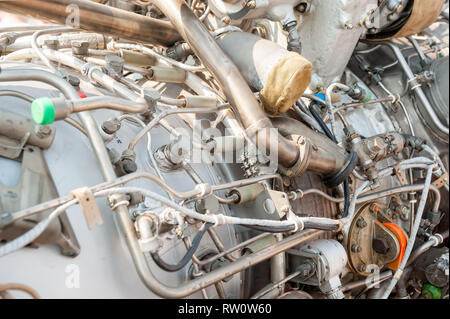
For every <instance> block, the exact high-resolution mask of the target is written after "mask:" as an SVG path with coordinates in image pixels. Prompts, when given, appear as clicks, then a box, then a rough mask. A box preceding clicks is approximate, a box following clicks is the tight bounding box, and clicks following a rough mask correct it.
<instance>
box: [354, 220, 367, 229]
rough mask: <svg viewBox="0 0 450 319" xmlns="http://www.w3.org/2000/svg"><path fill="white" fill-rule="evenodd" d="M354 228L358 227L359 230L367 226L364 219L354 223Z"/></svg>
mask: <svg viewBox="0 0 450 319" xmlns="http://www.w3.org/2000/svg"><path fill="white" fill-rule="evenodd" d="M356 226H358V227H359V228H364V227H366V226H367V223H366V221H365V220H364V219H362V218H360V219H358V220H357V221H356Z"/></svg>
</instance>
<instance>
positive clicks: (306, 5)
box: [295, 2, 308, 13]
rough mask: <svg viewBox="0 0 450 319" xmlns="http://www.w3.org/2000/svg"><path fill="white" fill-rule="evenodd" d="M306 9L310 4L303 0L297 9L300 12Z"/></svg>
mask: <svg viewBox="0 0 450 319" xmlns="http://www.w3.org/2000/svg"><path fill="white" fill-rule="evenodd" d="M306 9H308V4H307V3H306V2H302V3H300V4H299V5H298V6H296V7H295V10H297V11H298V12H300V13H305V12H306Z"/></svg>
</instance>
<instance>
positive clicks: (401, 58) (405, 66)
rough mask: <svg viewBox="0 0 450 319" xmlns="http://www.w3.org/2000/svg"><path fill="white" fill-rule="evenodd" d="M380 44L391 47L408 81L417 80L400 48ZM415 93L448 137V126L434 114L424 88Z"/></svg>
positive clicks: (415, 89)
mask: <svg viewBox="0 0 450 319" xmlns="http://www.w3.org/2000/svg"><path fill="white" fill-rule="evenodd" d="M380 44H381V45H385V46H387V47H389V48H390V49H391V50H392V52H393V53H394V55H395V57H396V58H397V60H398V62H399V63H400V66H401V68H402V69H403V71H404V72H405V74H406V77H407V78H408V81H412V80H415V78H416V77H415V75H414V73H413V72H412V70H411V68H410V67H409V65H408V62H407V61H406V59H405V57H404V56H403V54H402V51H401V50H400V48H399V47H398V46H396V45H395V44H393V43H390V42H383V43H380ZM413 91H414V93H415V94H416V96H417V98H418V99H419V100H420V102H421V103H422V105H423V107H424V108H425V110H426V112H427V114H428V116H429V117H430V119H431V121H432V122H433V124H434V125H435V126H436V128H437V129H438V130H439V131H441V132H442V133H444V134H445V135H447V136H448V133H449V128H448V127H447V126H445V125H444V124H443V123H442V122H441V120H440V119H439V117H438V116H437V115H436V112H434V109H433V106H432V105H431V104H430V101H428V98H427V96H426V95H425V93H424V91H423V90H422V88H421V87H420V86H417V87H415V88H413Z"/></svg>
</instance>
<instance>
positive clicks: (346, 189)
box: [309, 102, 350, 217]
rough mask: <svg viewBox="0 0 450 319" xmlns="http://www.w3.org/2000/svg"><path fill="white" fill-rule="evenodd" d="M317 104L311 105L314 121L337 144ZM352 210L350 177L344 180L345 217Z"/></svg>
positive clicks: (312, 103) (310, 109)
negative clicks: (316, 107) (317, 109)
mask: <svg viewBox="0 0 450 319" xmlns="http://www.w3.org/2000/svg"><path fill="white" fill-rule="evenodd" d="M316 104H317V103H316V102H311V104H310V105H309V111H310V112H311V115H312V116H313V117H314V119H315V120H316V121H317V123H319V125H320V127H321V128H322V130H323V131H324V132H325V134H326V135H327V136H328V138H330V139H331V140H332V141H333V142H335V143H336V144H337V140H336V137H335V136H334V135H333V133H332V132H331V131H330V129H329V128H328V126H327V125H326V124H325V122H324V121H323V120H322V118H321V117H320V115H319V113H317V112H316V110H315V109H314V106H315V105H316ZM349 208H350V186H349V180H348V177H346V178H345V180H344V213H343V217H347V215H348V209H349Z"/></svg>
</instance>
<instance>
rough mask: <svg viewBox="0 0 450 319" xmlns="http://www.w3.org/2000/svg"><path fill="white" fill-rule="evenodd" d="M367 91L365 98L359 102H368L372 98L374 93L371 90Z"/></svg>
mask: <svg viewBox="0 0 450 319" xmlns="http://www.w3.org/2000/svg"><path fill="white" fill-rule="evenodd" d="M365 91H366V94H365V97H364V99H362V100H361V101H359V102H361V103H367V102H369V101H370V100H371V99H372V93H370V91H369V90H365Z"/></svg>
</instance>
